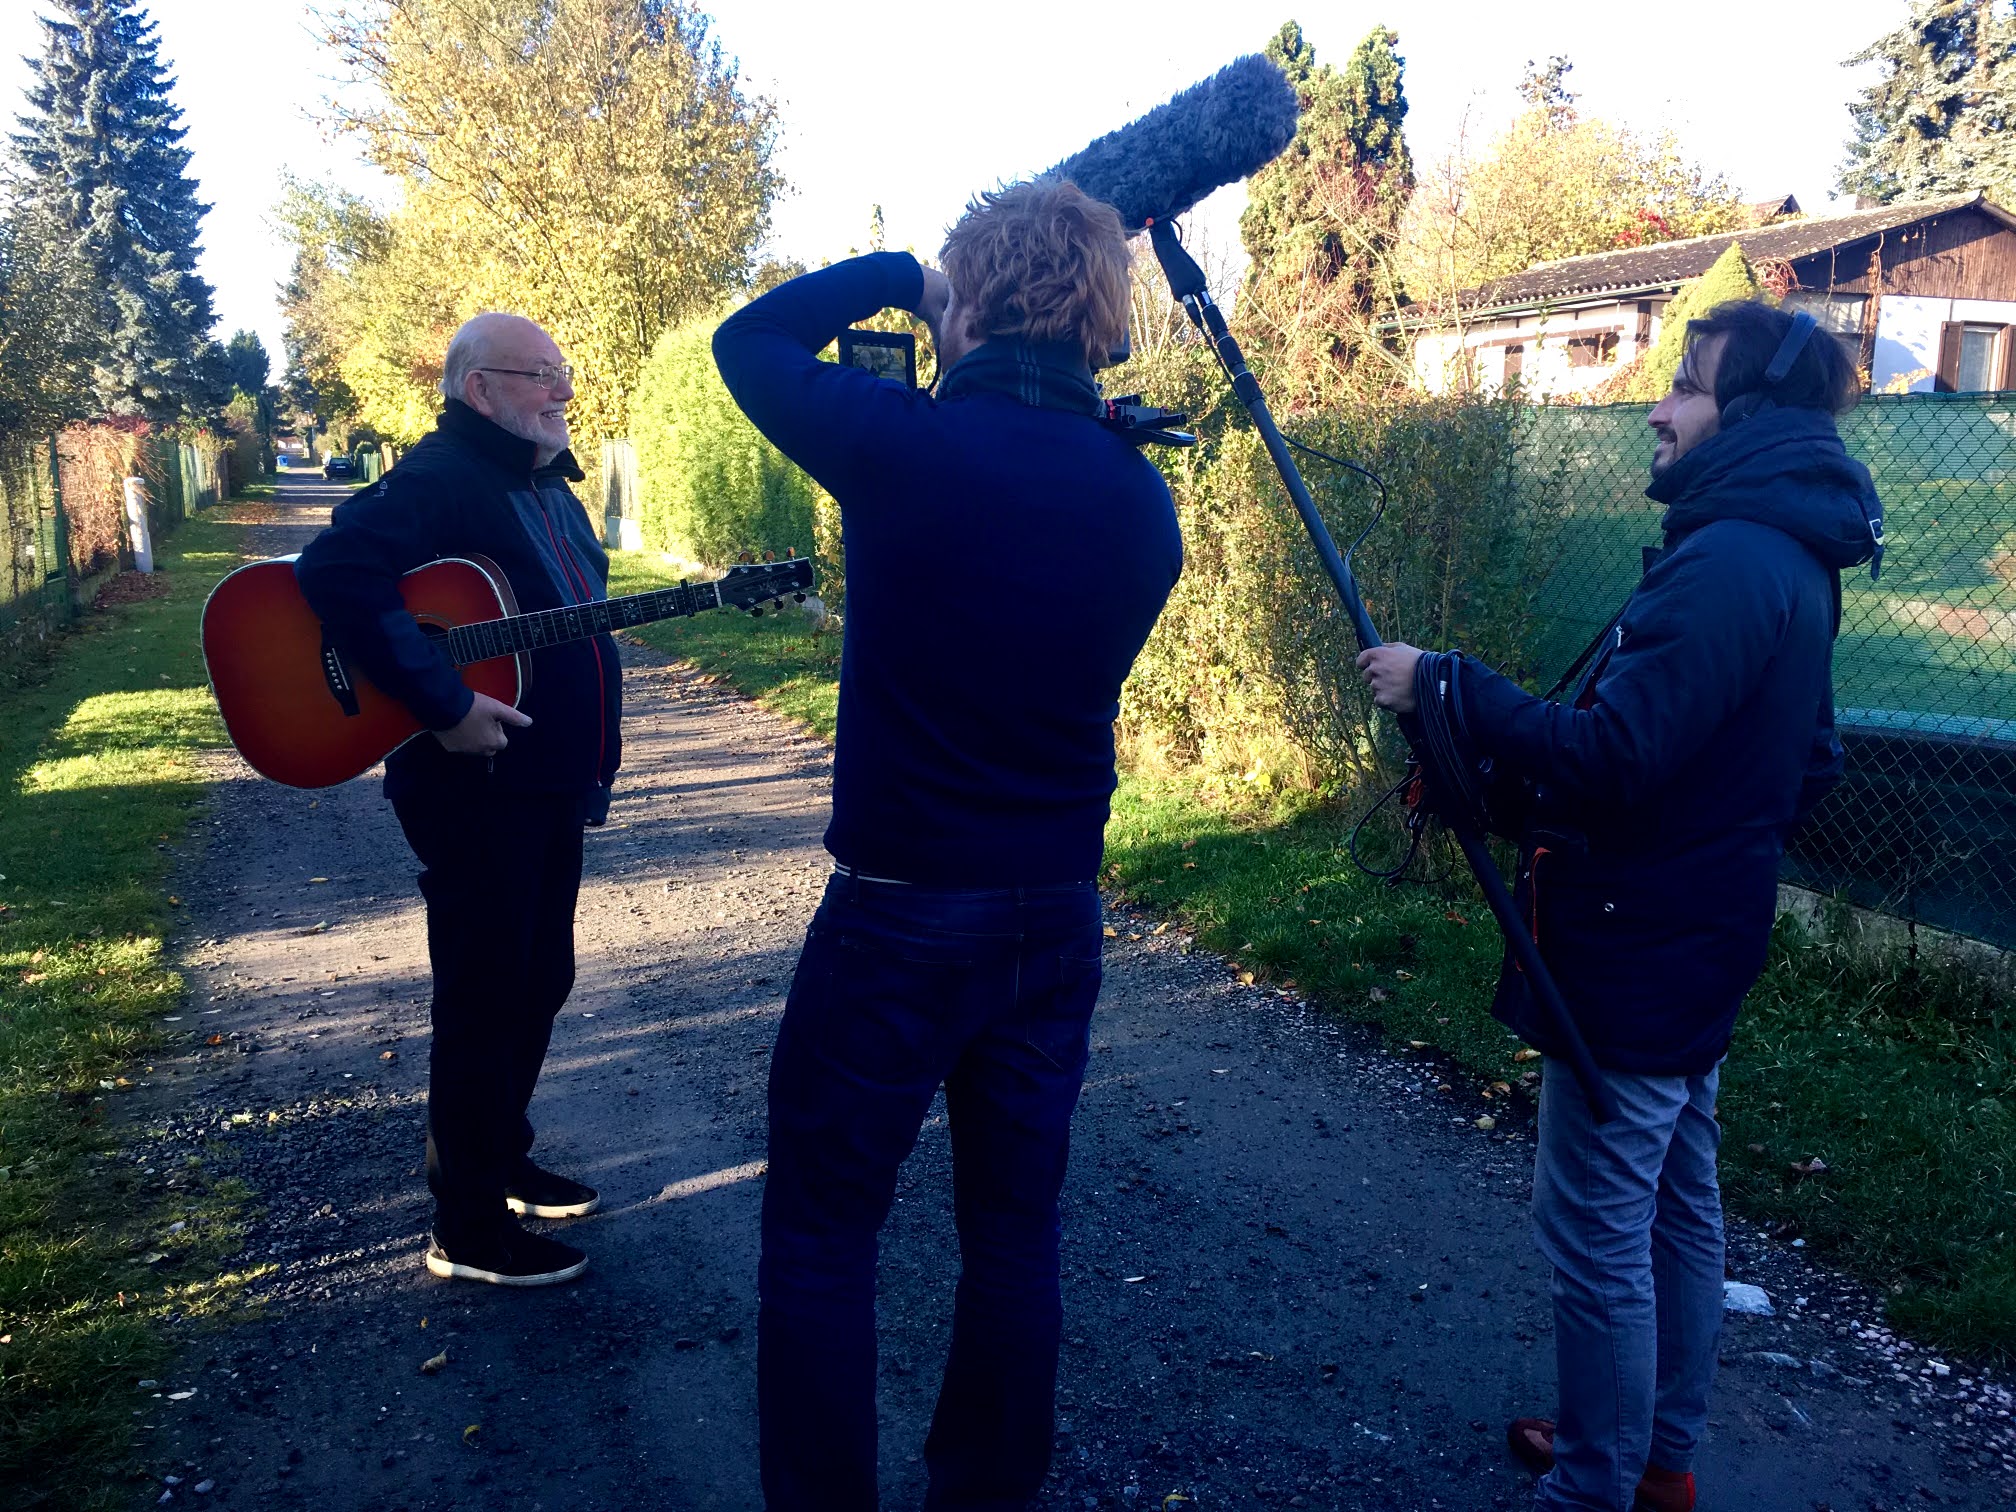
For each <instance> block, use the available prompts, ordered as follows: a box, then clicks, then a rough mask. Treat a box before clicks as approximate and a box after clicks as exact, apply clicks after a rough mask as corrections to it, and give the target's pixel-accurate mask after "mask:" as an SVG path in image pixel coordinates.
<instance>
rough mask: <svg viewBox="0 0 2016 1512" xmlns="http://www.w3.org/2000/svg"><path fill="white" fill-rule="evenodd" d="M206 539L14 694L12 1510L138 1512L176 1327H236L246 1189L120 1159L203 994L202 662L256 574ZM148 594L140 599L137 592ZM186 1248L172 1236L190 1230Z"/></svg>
mask: <svg viewBox="0 0 2016 1512" xmlns="http://www.w3.org/2000/svg"><path fill="white" fill-rule="evenodd" d="M229 540H230V537H229V535H228V533H227V532H226V531H225V530H223V529H222V528H220V527H218V526H216V525H213V524H210V523H208V522H206V521H203V520H200V519H199V520H191V521H189V522H187V523H186V524H185V525H183V526H182V528H181V529H179V530H178V531H177V532H176V533H175V535H174V536H172V537H171V538H170V539H169V540H168V541H167V542H165V543H164V544H163V549H161V550H160V552H159V555H158V563H159V571H158V572H157V574H156V582H155V583H153V584H151V585H148V586H150V587H152V588H153V589H156V590H165V591H163V592H160V593H159V596H150V597H143V598H136V599H132V600H130V601H127V602H122V603H117V604H115V605H113V606H111V607H108V608H103V609H101V610H99V611H97V612H94V613H92V614H90V615H88V616H87V617H86V618H85V619H84V620H83V621H82V622H81V624H80V625H79V627H78V628H77V630H76V631H75V633H73V634H71V635H69V636H67V637H66V638H65V640H64V641H63V643H62V644H61V645H60V646H59V647H58V648H57V650H56V651H55V653H54V654H53V655H51V656H50V657H49V658H47V660H46V661H45V662H44V664H43V665H42V666H41V667H39V668H38V669H37V671H36V673H35V675H34V677H33V679H32V680H31V681H30V682H28V683H27V684H25V685H23V686H21V687H18V688H14V689H10V690H8V691H6V692H4V693H0V781H4V783H5V795H6V796H5V799H4V802H0V1490H4V1494H0V1501H4V1502H5V1503H6V1504H7V1505H8V1506H10V1507H41V1506H49V1507H63V1508H66V1509H70V1508H80V1509H82V1508H95V1507H99V1506H106V1507H110V1506H115V1505H121V1504H124V1502H125V1501H126V1500H127V1499H128V1493H127V1492H124V1491H120V1490H118V1489H116V1488H115V1487H114V1486H113V1484H112V1483H111V1482H112V1478H113V1477H116V1476H118V1475H119V1474H121V1473H122V1472H124V1471H125V1470H126V1469H127V1468H128V1467H129V1464H130V1455H131V1452H132V1450H133V1448H134V1447H136V1446H135V1444H134V1441H133V1433H134V1428H133V1423H134V1418H133V1416H132V1409H133V1407H134V1406H135V1405H136V1404H139V1405H144V1401H143V1400H142V1399H144V1397H145V1393H141V1394H140V1397H138V1398H136V1395H135V1389H134V1383H135V1381H136V1379H138V1378H140V1377H143V1376H147V1375H150V1374H154V1373H157V1372H158V1371H159V1370H160V1369H161V1368H162V1366H163V1364H164V1363H165V1361H166V1359H167V1357H168V1354H169V1350H170V1348H171V1346H170V1344H169V1341H168V1340H167V1338H166V1337H165V1334H164V1332H163V1329H162V1326H161V1325H162V1324H163V1323H164V1322H166V1321H169V1320H172V1319H175V1318H186V1317H192V1316H200V1315H202V1314H204V1313H206V1312H209V1311H211V1310H214V1309H215V1308H217V1307H218V1306H219V1305H220V1304H221V1302H222V1300H223V1299H224V1298H225V1297H226V1296H227V1295H228V1294H229V1292H230V1290H231V1288H232V1286H233V1284H234V1281H233V1278H229V1277H219V1276H218V1275H217V1274H216V1262H218V1261H219V1260H221V1258H222V1257H223V1256H224V1255H226V1254H228V1253H230V1252H231V1251H232V1250H233V1249H235V1248H236V1218H237V1207H238V1204H239V1202H240V1201H241V1199H242V1194H241V1193H240V1192H238V1191H237V1190H236V1189H235V1188H233V1187H231V1186H228V1185H224V1186H216V1185H212V1184H210V1183H209V1182H208V1181H207V1180H206V1179H205V1178H204V1176H203V1175H202V1173H201V1171H200V1170H192V1171H176V1172H169V1171H151V1170H147V1169H146V1168H145V1167H143V1166H142V1165H141V1164H140V1163H139V1162H138V1161H134V1160H128V1159H123V1158H119V1157H118V1155H117V1152H116V1151H115V1148H114V1131H113V1129H112V1127H111V1122H112V1116H113V1114H114V1112H115V1109H116V1105H117V1103H118V1101H119V1099H120V1098H122V1097H124V1096H125V1095H127V1094H128V1093H129V1092H131V1091H132V1090H134V1089H135V1088H136V1087H138V1086H140V1085H144V1083H145V1080H146V1075H147V1071H148V1069H149V1068H148V1067H147V1064H146V1056H147V1054H148V1052H149V1051H150V1049H152V1048H153V1047H154V1045H155V1043H156V1037H157V1034H158V1032H159V1031H158V1027H157V1026H158V1024H159V1021H160V1018H161V1017H162V1015H163V1014H165V1013H169V1012H173V1011H174V1009H175V1005H176V1004H177V1003H178V1002H179V1000H180V995H181V992H182V979H181V977H180V976H179V975H178V974H177V973H176V972H175V970H174V969H173V967H172V966H171V965H170V964H169V963H168V962H167V961H166V960H165V959H164V958H163V953H162V942H163V939H164V937H165V935H166V933H167V931H168V928H169V924H170V920H171V919H172V917H173V914H174V907H175V900H174V899H172V898H170V897H169V896H168V895H167V892H166V887H165V883H166V879H167V874H168V867H169V864H170V858H169V856H168V854H167V850H168V847H169V845H170V844H171V843H173V842H174V841H175V840H178V839H179V838H180V837H181V836H182V834H183V832H184V831H185V829H186V827H187V825H188V822H189V819H190V817H191V815H192V814H193V813H194V812H195V810H196V809H197V807H198V806H199V805H200V803H201V801H202V796H203V787H202V782H201V779H200V777H199V775H198V773H197V769H196V765H195V762H194V760H193V757H194V753H195V752H196V750H197V749H198V748H200V747H203V746H207V745H214V744H216V743H218V742H219V741H221V740H222V738H223V732H222V729H221V726H220V724H219V722H218V718H217V712H216V708H215V705H214V704H213V703H212V702H211V699H210V695H209V692H208V688H207V685H206V680H205V678H204V674H203V666H202V659H201V656H200V655H199V653H198V650H197V635H196V626H197V619H198V616H199V614H200V612H201V610H202V605H203V600H204V597H205V595H206V594H207V592H208V591H209V588H210V585H211V584H212V583H213V582H214V581H215V580H216V578H217V577H218V576H219V575H221V574H222V573H223V572H224V571H226V570H228V569H229V568H231V567H234V566H236V565H237V564H238V563H239V561H240V560H242V559H241V558H240V556H239V555H238V554H237V553H236V552H235V551H233V550H231V549H230V545H229ZM129 581H130V580H129ZM178 1224H179V1225H180V1227H176V1228H173V1231H172V1232H171V1226H173V1225H178Z"/></svg>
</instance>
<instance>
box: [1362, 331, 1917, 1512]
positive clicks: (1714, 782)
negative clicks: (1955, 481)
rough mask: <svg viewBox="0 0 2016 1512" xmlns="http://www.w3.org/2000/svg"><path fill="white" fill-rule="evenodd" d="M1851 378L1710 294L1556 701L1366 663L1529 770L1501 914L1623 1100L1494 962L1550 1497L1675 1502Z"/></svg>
mask: <svg viewBox="0 0 2016 1512" xmlns="http://www.w3.org/2000/svg"><path fill="white" fill-rule="evenodd" d="M1856 392H1857V385H1856V378H1855V369H1854V365H1853V363H1852V362H1851V361H1850V359H1849V357H1848V354H1847V352H1846V351H1845V350H1844V349H1843V347H1842V344H1841V343H1840V342H1839V341H1838V340H1836V339H1835V338H1834V337H1833V336H1831V335H1829V334H1828V333H1827V332H1826V331H1824V330H1820V329H1819V328H1818V327H1817V326H1816V324H1815V322H1814V320H1813V318H1812V316H1810V315H1806V314H1803V313H1799V314H1795V313H1792V312H1789V311H1786V310H1782V309H1777V308H1774V307H1772V306H1770V305H1765V304H1759V303H1750V302H1743V303H1734V304H1725V305H1721V306H1718V307H1717V308H1716V309H1715V310H1713V311H1712V312H1711V313H1710V314H1709V315H1708V317H1707V318H1706V319H1703V320H1697V321H1693V322H1691V323H1690V325H1689V327H1688V346H1687V352H1686V356H1685V358H1684V359H1683V360H1682V362H1681V364H1680V369H1679V372H1678V374H1677V375H1676V376H1675V377H1674V380H1673V391H1672V392H1671V393H1670V394H1668V395H1667V396H1666V397H1665V398H1664V399H1663V400H1661V401H1660V403H1659V404H1658V405H1657V406H1656V407H1655V408H1654V409H1653V410H1652V413H1651V415H1650V416H1649V417H1648V418H1649V422H1650V424H1651V427H1652V431H1653V435H1654V437H1655V439H1656V442H1657V445H1656V447H1655V449H1654V451H1653V454H1652V484H1651V487H1649V488H1648V489H1647V490H1646V493H1647V494H1648V495H1650V496H1651V497H1652V498H1653V499H1655V500H1657V501H1658V502H1659V503H1661V504H1664V505H1665V506H1666V514H1665V518H1664V521H1663V526H1664V530H1665V536H1666V539H1665V545H1664V548H1663V549H1662V550H1660V551H1658V552H1656V553H1651V554H1650V565H1649V566H1648V568H1647V570H1646V573H1645V577H1644V580H1643V582H1641V583H1640V584H1639V587H1638V589H1637V591H1636V592H1635V593H1634V594H1633V595H1632V596H1631V599H1630V601H1629V602H1628V603H1626V604H1625V606H1624V608H1623V611H1622V612H1621V613H1620V614H1619V615H1618V617H1617V619H1616V620H1615V621H1614V622H1613V624H1612V625H1611V626H1610V627H1609V628H1608V629H1607V630H1606V631H1605V632H1604V634H1603V635H1602V637H1601V638H1600V639H1599V641H1598V643H1597V644H1596V645H1595V646H1593V647H1592V648H1591V652H1592V653H1593V654H1592V655H1591V658H1590V660H1589V663H1588V668H1587V670H1586V671H1585V672H1583V673H1582V675H1581V678H1580V681H1579V682H1578V683H1577V684H1576V686H1575V689H1574V691H1573V693H1572V694H1571V695H1570V697H1569V698H1568V700H1567V701H1566V702H1561V703H1555V702H1551V701H1549V700H1546V699H1540V698H1534V697H1532V696H1531V695H1530V694H1527V693H1525V692H1523V691H1521V690H1520V689H1519V688H1518V687H1517V686H1515V685H1514V684H1512V683H1511V682H1509V681H1507V680H1506V679H1504V678H1502V677H1499V676H1496V675H1495V674H1493V673H1490V672H1488V671H1486V670H1484V669H1483V668H1481V667H1479V666H1478V665H1477V664H1476V663H1474V662H1470V661H1467V660H1464V659H1462V658H1460V657H1456V656H1453V655H1441V656H1438V655H1435V654H1433V653H1430V654H1427V655H1424V654H1423V653H1422V652H1420V651H1417V650H1416V649H1415V648H1413V647H1412V646H1404V645H1398V644H1395V645H1388V646H1382V647H1378V648H1375V649H1373V650H1370V651H1367V652H1365V653H1364V654H1363V655H1361V656H1360V657H1359V658H1358V666H1359V668H1360V670H1361V671H1362V672H1363V674H1364V677H1365V681H1366V682H1367V683H1369V684H1370V685H1371V687H1372V691H1373V696H1374V698H1375V699H1376V701H1377V702H1378V703H1379V705H1380V706H1381V707H1382V708H1386V709H1390V710H1393V711H1395V712H1396V713H1400V714H1405V715H1413V716H1415V717H1416V718H1422V717H1437V718H1442V719H1445V720H1446V721H1447V722H1448V723H1449V725H1450V726H1451V727H1452V728H1455V729H1457V730H1459V731H1461V732H1462V734H1463V735H1464V736H1465V737H1467V740H1468V742H1469V743H1470V744H1471V745H1472V746H1473V747H1474V750H1473V752H1472V753H1471V754H1472V755H1473V756H1474V757H1477V758H1489V759H1490V760H1491V761H1492V762H1493V763H1494V764H1495V767H1496V770H1497V772H1498V774H1500V775H1501V776H1509V777H1511V778H1513V779H1515V780H1517V781H1522V782H1523V783H1524V784H1525V786H1526V790H1527V797H1528V800H1529V803H1530V807H1529V817H1528V819H1527V822H1526V823H1525V826H1524V834H1523V836H1522V840H1521V857H1520V860H1521V866H1520V877H1519V901H1520V903H1521V905H1522V907H1523V911H1524V914H1525V919H1526V923H1527V925H1528V927H1529V928H1530V929H1531V931H1532V935H1533V939H1534V940H1535V942H1536V943H1537V944H1538V945H1539V948H1540V952H1541V956H1542V958H1543V959H1544V960H1545V962H1546V965H1547V968H1548V970H1549V971H1550V972H1551V973H1552V974H1553V976H1554V979H1555V981H1556V982H1557V983H1558V984H1559V985H1560V988H1561V993H1562V996H1563V998H1564V999H1565V1000H1566V1002H1567V1005H1568V1008H1569V1010H1570V1012H1571V1013H1572V1014H1573V1016H1574V1019H1575V1022H1576V1025H1577V1027H1579V1029H1580V1030H1581V1033H1582V1035H1583V1037H1584V1038H1585V1039H1586V1040H1587V1041H1588V1043H1589V1047H1590V1049H1591V1051H1592V1052H1593V1053H1594V1056H1595V1059H1596V1062H1597V1065H1598V1066H1599V1067H1600V1068H1601V1071H1600V1074H1601V1076H1602V1078H1603V1081H1604V1082H1605V1083H1606V1084H1607V1086H1608V1088H1609V1091H1610V1093H1611V1095H1612V1096H1613V1097H1614V1099H1615V1102H1616V1106H1617V1116H1615V1117H1614V1118H1611V1119H1610V1120H1608V1121H1607V1122H1602V1121H1598V1120H1597V1119H1596V1118H1594V1117H1592V1115H1591V1111H1590V1108H1589V1105H1588V1102H1587V1101H1586V1100H1585V1098H1584V1095H1583V1092H1582V1090H1581V1089H1580V1088H1578V1087H1577V1085H1576V1083H1575V1079H1574V1077H1573V1076H1572V1075H1570V1074H1569V1070H1568V1067H1567V1065H1566V1064H1565V1063H1564V1062H1563V1061H1561V1060H1559V1059H1557V1058H1556V1057H1557V1056H1558V1055H1559V1054H1560V1052H1561V1044H1560V1036H1559V1035H1558V1034H1556V1033H1554V1032H1553V1031H1552V1030H1551V1029H1550V1027H1549V1026H1548V1024H1547V1023H1546V1021H1545V1020H1544V1019H1542V1018H1541V1017H1540V1016H1539V1015H1538V1014H1537V1013H1536V1011H1535V1007H1534V1003H1533V999H1532V994H1531V992H1530V990H1529V988H1528V984H1527V982H1526V979H1525V977H1524V974H1523V973H1521V972H1520V971H1519V970H1517V969H1516V968H1515V967H1514V966H1513V965H1512V964H1511V963H1510V961H1509V959H1508V963H1507V967H1506V970H1505V972H1504V974H1503V977H1502V979H1501V983H1500V988H1499V995H1498V1003H1497V1005H1496V1009H1495V1011H1496V1012H1497V1013H1498V1016H1499V1017H1500V1018H1502V1019H1504V1021H1505V1022H1506V1023H1508V1024H1509V1025H1511V1026H1512V1027H1513V1028H1514V1029H1516V1030H1518V1032H1519V1033H1520V1035H1521V1036H1522V1037H1523V1038H1525V1039H1526V1040H1527V1041H1529V1042H1530V1043H1532V1044H1534V1045H1536V1046H1537V1047H1539V1048H1540V1049H1541V1050H1543V1051H1545V1052H1546V1053H1547V1055H1548V1060H1547V1062H1546V1070H1545V1076H1544V1078H1543V1081H1542V1084H1541V1094H1540V1148H1539V1151H1538V1158H1537V1163H1536V1168H1535V1171H1534V1178H1533V1228H1534V1235H1535V1237H1536V1239H1537V1240H1538V1242H1539V1246H1540V1250H1541V1252H1542V1253H1543V1254H1544V1255H1545V1256H1546V1257H1547V1259H1548V1260H1549V1261H1550V1262H1551V1263H1552V1265H1553V1267H1554V1280H1553V1293H1554V1323H1555V1327H1554V1341H1555V1355H1556V1360H1557V1363H1558V1367H1559V1374H1560V1383H1559V1399H1560V1411H1559V1415H1558V1418H1557V1419H1556V1420H1554V1421H1548V1420H1545V1419H1537V1418H1521V1419H1520V1420H1518V1421H1517V1422H1515V1423H1513V1424H1512V1426H1511V1430H1510V1441H1511V1446H1512V1449H1513V1452H1514V1453H1515V1454H1517V1455H1518V1456H1519V1457H1520V1458H1521V1459H1523V1460H1525V1461H1526V1462H1527V1463H1528V1464H1530V1465H1532V1466H1533V1467H1534V1468H1536V1469H1539V1470H1542V1471H1544V1472H1545V1474H1544V1475H1543V1477H1542V1479H1541V1481H1540V1488H1539V1496H1538V1502H1537V1505H1538V1506H1539V1507H1541V1508H1545V1509H1550V1512H1554V1509H1569V1508H1576V1509H1586V1512H1634V1509H1636V1512H1690V1509H1691V1508H1692V1507H1693V1506H1694V1476H1693V1465H1694V1455H1695V1451H1696V1449H1697V1448H1698V1447H1699V1445H1700V1442H1701V1436H1702V1432H1703V1430H1704V1429H1705V1428H1706V1427H1707V1421H1708V1393H1709V1389H1710V1388H1711V1386H1712V1385H1713V1384H1714V1379H1715V1364H1716V1343H1717V1340H1718V1338H1719V1336H1720V1333H1721V1326H1722V1274H1723V1243H1722V1204H1721V1197H1720V1192H1719V1189H1718V1187H1717V1184H1716V1177H1715V1154H1716V1147H1717V1142H1718V1139H1719V1136H1720V1128H1719V1126H1718V1125H1717V1123H1716V1120H1715V1094H1716V1084H1717V1080H1718V1077H1719V1075H1720V1071H1721V1065H1722V1058H1723V1056H1724V1055H1725V1054H1727V1052H1728V1049H1729V1040H1730V1035H1731V1033H1732V1031H1733V1029H1734V1027H1735V1023H1736V1013H1737V1009H1738V1007H1739V1006H1740V1005H1741V1004H1742V1001H1743V996H1744V994H1745V993H1747V992H1748V991H1749V990H1750V987H1751V985H1752V984H1753V983H1754V982H1755V981H1756V980H1757V977H1758V974H1759V973H1760V972H1761V971H1762V970H1763V968H1764V960H1765V954H1766V951H1767V949H1768V946H1769V942H1770V935H1771V926H1772V922H1773V920H1774V919H1775V918H1776V916H1777V899H1778V861H1779V857H1780V856H1781V855H1782V854H1783V850H1784V844H1785V840H1786V837H1787V836H1788V835H1789V834H1790V833H1791V832H1792V831H1793V830H1794V829H1795V828H1796V827H1797V826H1798V824H1799V823H1800V821H1801V820H1802V819H1803V818H1804V817H1805V816H1806V814H1807V813H1808V812H1809V811H1810V810H1811V809H1812V807H1813V805H1814V804H1815V803H1817V802H1818V801H1819V800H1820V798H1821V797H1822V796H1823V795H1824V794H1825V793H1826V792H1827V790H1828V789H1829V788H1830V787H1831V786H1832V785H1833V784H1834V782H1835V781H1837V780H1838V778H1839V776H1840V773H1841V755H1842V753H1841V747H1840V744H1839V743H1838V742H1837V741H1836V739H1835V736H1834V693H1833V677H1832V659H1833V646H1834V636H1835V633H1836V631H1837V630H1838V629H1839V627H1840V619H1841V584H1840V577H1839V574H1840V572H1841V570H1842V569H1843V568H1846V567H1851V566H1854V565H1855V564H1857V563H1860V562H1868V561H1871V560H1872V558H1873V559H1876V560H1878V561H1880V557H1881V552H1882V541H1883V525H1882V521H1883V515H1882V506H1881V504H1879V503H1878V502H1877V499H1876V494H1875V490H1874V487H1873V486H1872V484H1871V482H1870V479H1869V474H1868V471H1867V470H1866V469H1865V468H1864V467H1863V466H1862V464H1861V463H1859V462H1857V461H1855V460H1854V459H1853V458H1851V457H1850V456H1849V455H1848V453H1847V451H1846V450H1845V449H1844V448H1843V447H1842V445H1841V438H1840V436H1839V435H1838V434H1837V432H1836V430H1835V425H1834V417H1835V415H1837V414H1838V413H1840V412H1841V411H1843V410H1845V409H1847V408H1848V407H1849V406H1850V405H1851V404H1853V403H1854V400H1855V395H1856ZM1874 570H1875V569H1874V568H1873V567H1872V569H1871V573H1872V576H1873V574H1874Z"/></svg>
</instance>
